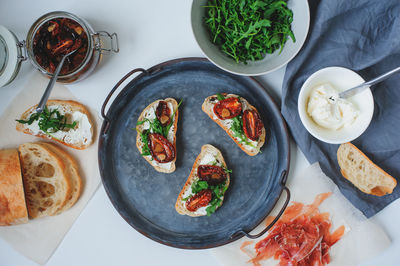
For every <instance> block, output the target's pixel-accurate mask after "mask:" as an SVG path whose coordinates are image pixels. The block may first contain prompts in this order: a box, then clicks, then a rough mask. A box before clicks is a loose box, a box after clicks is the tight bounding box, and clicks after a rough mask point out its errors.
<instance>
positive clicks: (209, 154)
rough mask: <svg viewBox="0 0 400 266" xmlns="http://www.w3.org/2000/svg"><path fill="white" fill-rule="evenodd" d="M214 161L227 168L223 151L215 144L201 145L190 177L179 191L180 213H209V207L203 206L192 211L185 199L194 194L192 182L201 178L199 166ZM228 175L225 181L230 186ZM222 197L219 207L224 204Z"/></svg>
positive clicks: (176, 206) (200, 214)
mask: <svg viewBox="0 0 400 266" xmlns="http://www.w3.org/2000/svg"><path fill="white" fill-rule="evenodd" d="M214 162H217V164H216V165H217V166H220V167H222V168H224V169H227V166H226V163H225V160H224V157H223V156H222V153H221V152H220V151H219V150H218V149H217V148H215V147H214V146H212V145H210V144H206V145H203V146H202V147H201V152H200V154H199V155H198V156H197V158H196V160H195V162H194V164H193V167H192V170H191V171H190V174H189V177H188V179H187V181H186V183H185V185H184V186H183V188H182V190H181V192H180V193H179V196H178V199H177V200H176V203H175V209H176V211H177V212H178V213H179V214H182V215H189V216H192V217H197V216H204V215H207V211H206V208H207V207H202V208H200V209H198V210H197V211H195V212H191V211H189V210H188V209H187V208H186V206H185V203H186V201H185V200H183V199H184V198H187V197H188V196H190V195H192V194H193V193H192V184H193V183H194V182H196V181H197V180H199V177H198V175H197V168H198V167H199V166H200V165H209V164H212V163H214ZM226 176H227V177H226V181H225V187H226V188H228V187H229V183H230V177H229V173H226ZM221 199H222V200H221V203H220V204H219V206H217V208H219V207H220V206H221V205H222V203H223V200H224V196H222V198H221Z"/></svg>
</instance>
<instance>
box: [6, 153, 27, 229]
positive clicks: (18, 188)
mask: <svg viewBox="0 0 400 266" xmlns="http://www.w3.org/2000/svg"><path fill="white" fill-rule="evenodd" d="M27 222H28V211H27V209H26V204H25V195H24V186H23V185H22V176H21V165H20V161H19V156H18V151H17V149H9V150H0V225H16V224H22V223H27Z"/></svg>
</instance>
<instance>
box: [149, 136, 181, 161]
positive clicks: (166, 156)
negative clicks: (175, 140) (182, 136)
mask: <svg viewBox="0 0 400 266" xmlns="http://www.w3.org/2000/svg"><path fill="white" fill-rule="evenodd" d="M148 138H149V140H148V141H149V143H148V145H149V148H150V153H151V156H152V157H153V159H154V160H156V161H157V162H159V163H168V162H170V161H172V160H173V159H174V158H175V148H174V146H173V145H172V144H171V142H169V141H168V140H167V139H166V138H165V137H164V136H163V135H160V134H157V133H150V134H149V137H148Z"/></svg>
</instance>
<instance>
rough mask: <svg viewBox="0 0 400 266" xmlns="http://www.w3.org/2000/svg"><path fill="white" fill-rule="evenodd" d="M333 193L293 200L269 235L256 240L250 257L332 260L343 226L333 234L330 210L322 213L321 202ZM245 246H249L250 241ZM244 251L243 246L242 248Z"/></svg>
mask: <svg viewBox="0 0 400 266" xmlns="http://www.w3.org/2000/svg"><path fill="white" fill-rule="evenodd" d="M330 195H331V193H322V194H319V195H317V196H316V198H315V200H314V202H313V203H312V204H309V205H304V204H303V203H299V202H293V203H292V204H291V205H290V206H289V207H288V208H287V209H286V210H285V212H284V213H283V215H282V217H281V218H280V219H279V220H278V222H277V223H276V224H275V225H274V226H273V227H272V228H271V230H270V231H269V233H268V236H267V237H266V238H265V239H263V240H261V241H259V242H258V243H256V245H255V250H256V256H255V257H254V258H252V259H251V260H250V262H252V263H253V265H260V261H261V260H266V259H269V258H274V259H276V260H279V265H281V266H284V265H293V266H302V265H325V264H328V263H329V262H330V260H331V258H330V256H329V250H330V247H331V246H333V245H334V244H335V243H336V242H337V241H339V240H340V239H341V237H342V236H343V234H344V231H345V227H344V226H343V225H342V226H340V227H339V228H338V229H336V230H335V231H334V232H333V233H330V229H331V226H332V223H331V221H330V215H329V213H320V212H319V210H318V207H319V205H320V204H321V203H322V202H323V201H324V200H325V199H326V198H328V197H329V196H330ZM245 244H246V245H244V244H243V246H242V248H243V247H244V246H247V245H249V244H248V243H245ZM242 250H243V249H242Z"/></svg>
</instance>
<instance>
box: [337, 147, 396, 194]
mask: <svg viewBox="0 0 400 266" xmlns="http://www.w3.org/2000/svg"><path fill="white" fill-rule="evenodd" d="M346 148H347V149H350V150H351V151H353V152H355V153H356V154H358V155H360V156H361V157H362V159H364V161H365V162H366V164H368V165H369V166H370V167H372V168H374V169H376V170H377V171H378V172H380V173H381V174H383V176H384V177H385V179H387V180H386V181H387V182H388V183H391V185H390V186H385V185H384V184H380V185H377V186H376V187H374V188H372V189H371V190H366V189H364V188H363V187H361V186H359V185H358V183H357V182H355V180H353V179H355V178H352V177H351V173H350V169H348V168H347V167H346V164H345V163H344V161H345V160H346V154H347V153H346ZM337 160H338V164H339V166H340V168H341V169H340V172H341V173H342V175H343V177H344V178H346V179H347V180H349V181H350V182H351V183H352V184H353V185H354V186H356V187H357V188H358V189H359V190H361V191H362V192H364V193H367V194H371V195H375V196H384V195H387V194H391V193H392V192H393V189H394V188H395V187H396V185H397V181H396V179H395V178H393V177H392V176H391V175H389V174H388V173H386V172H385V171H384V170H383V169H382V168H380V167H379V166H377V165H376V164H375V163H373V162H372V161H371V160H370V159H369V158H368V157H367V156H366V155H365V154H364V153H363V152H362V151H361V150H359V149H358V148H357V147H356V146H354V145H353V144H352V143H350V142H348V143H343V144H341V145H340V146H339V148H338V150H337ZM361 178H363V176H362V175H361Z"/></svg>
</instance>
